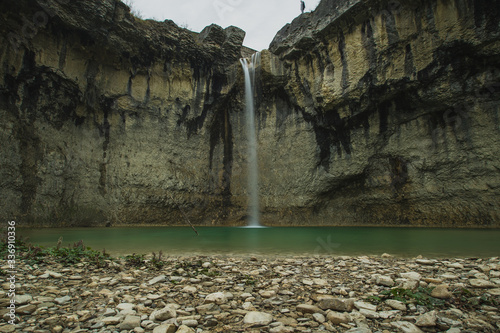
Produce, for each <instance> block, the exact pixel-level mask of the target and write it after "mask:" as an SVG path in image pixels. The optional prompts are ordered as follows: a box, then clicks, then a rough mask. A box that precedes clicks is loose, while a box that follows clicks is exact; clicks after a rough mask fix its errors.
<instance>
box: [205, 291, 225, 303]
mask: <svg viewBox="0 0 500 333" xmlns="http://www.w3.org/2000/svg"><path fill="white" fill-rule="evenodd" d="M204 303H205V304H208V303H215V304H224V303H227V297H226V295H224V293H221V292H217V293H212V294H208V295H207V297H205V301H204Z"/></svg>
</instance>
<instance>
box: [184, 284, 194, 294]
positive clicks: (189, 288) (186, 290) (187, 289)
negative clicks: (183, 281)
mask: <svg viewBox="0 0 500 333" xmlns="http://www.w3.org/2000/svg"><path fill="white" fill-rule="evenodd" d="M182 292H183V293H188V294H194V293H195V292H196V287H193V286H185V287H184V288H182Z"/></svg>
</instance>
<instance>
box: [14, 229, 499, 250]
mask: <svg viewBox="0 0 500 333" xmlns="http://www.w3.org/2000/svg"><path fill="white" fill-rule="evenodd" d="M197 230H198V232H199V236H197V235H196V234H195V233H194V232H193V230H192V229H191V228H189V227H147V228H145V227H141V228H132V227H130V228H126V227H123V228H121V227H120V228H117V227H113V228H56V229H18V231H17V232H18V235H19V236H24V237H28V238H29V241H30V242H31V243H33V244H39V245H44V246H53V245H55V244H56V243H57V240H58V239H59V237H61V236H62V237H63V245H67V244H69V243H71V244H72V243H75V242H78V241H79V240H83V241H84V244H85V246H90V247H92V248H93V249H96V250H102V249H106V251H107V252H108V253H111V254H114V255H123V254H130V253H144V254H150V253H151V252H158V251H160V250H161V251H163V253H165V254H167V255H168V254H175V255H182V254H185V255H193V254H269V255H276V254H291V255H294V254H296V255H304V254H306V255H315V254H318V255H330V254H331V255H380V254H383V253H389V254H392V255H397V256H404V257H408V256H417V255H419V254H421V255H423V256H428V257H429V256H432V257H491V256H500V230H497V229H494V230H491V229H488V230H485V229H434V228H432V229H427V228H364V227H363V228H361V227H286V228H240V227H198V228H197Z"/></svg>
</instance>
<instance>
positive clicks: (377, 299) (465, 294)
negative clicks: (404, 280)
mask: <svg viewBox="0 0 500 333" xmlns="http://www.w3.org/2000/svg"><path fill="white" fill-rule="evenodd" d="M432 289H434V288H423V287H419V288H417V289H416V290H410V289H404V288H392V289H387V290H384V291H382V292H381V293H380V294H379V295H378V296H369V297H367V299H366V300H367V301H369V302H371V303H374V304H380V303H383V302H384V301H385V300H387V299H395V300H398V301H401V302H403V303H405V304H411V303H413V304H416V305H421V306H425V307H426V308H428V309H434V308H444V307H449V306H453V307H456V308H458V309H461V310H463V311H471V310H478V309H480V308H481V306H483V305H488V306H493V307H499V306H500V298H499V297H495V296H491V295H488V294H482V295H480V296H479V295H476V294H474V293H473V292H472V291H470V290H468V289H465V288H460V289H457V290H455V291H453V297H452V298H450V299H447V300H443V299H439V298H435V297H432V296H431V292H432Z"/></svg>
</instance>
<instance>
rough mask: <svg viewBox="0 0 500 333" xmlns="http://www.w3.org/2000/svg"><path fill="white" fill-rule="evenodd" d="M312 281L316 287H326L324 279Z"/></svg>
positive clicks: (326, 283)
mask: <svg viewBox="0 0 500 333" xmlns="http://www.w3.org/2000/svg"><path fill="white" fill-rule="evenodd" d="M312 281H313V283H314V284H315V285H317V286H327V285H328V281H326V280H325V279H318V278H315V279H312Z"/></svg>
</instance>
